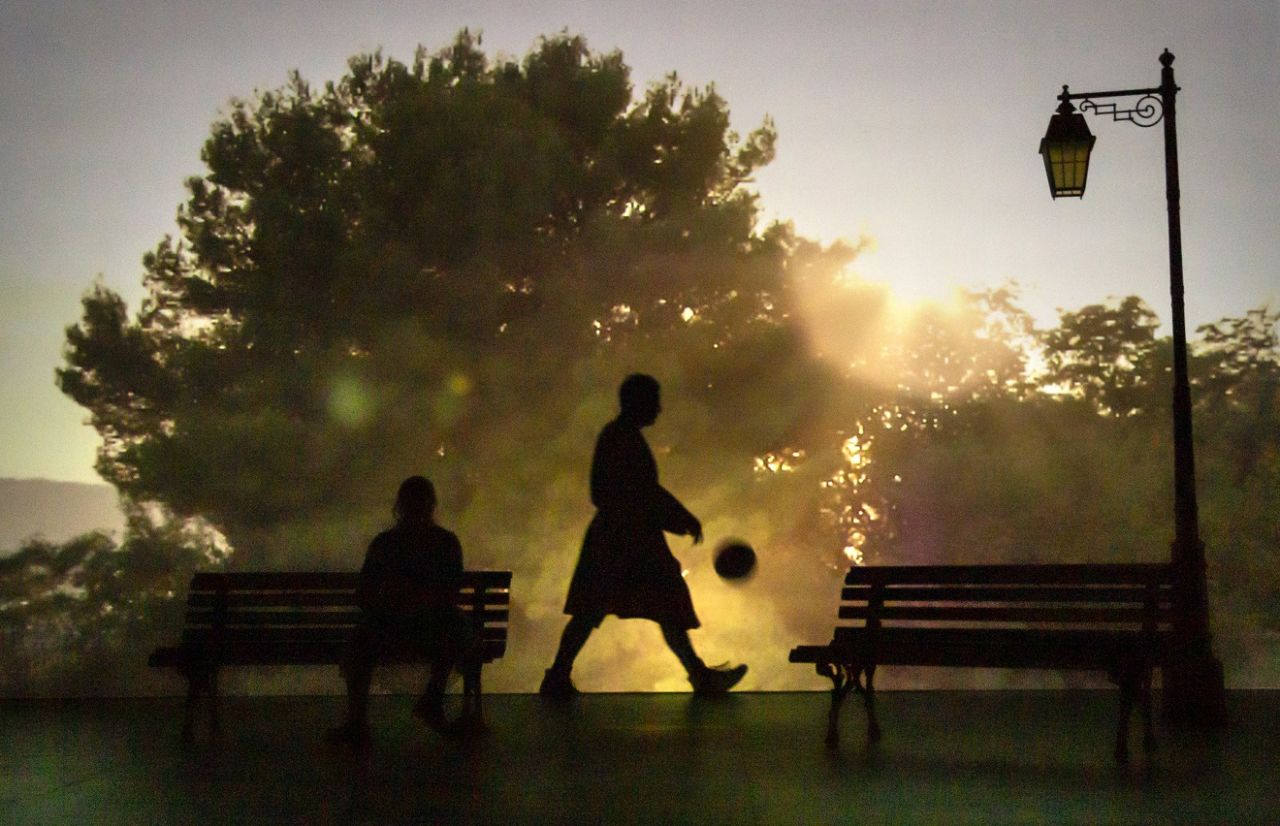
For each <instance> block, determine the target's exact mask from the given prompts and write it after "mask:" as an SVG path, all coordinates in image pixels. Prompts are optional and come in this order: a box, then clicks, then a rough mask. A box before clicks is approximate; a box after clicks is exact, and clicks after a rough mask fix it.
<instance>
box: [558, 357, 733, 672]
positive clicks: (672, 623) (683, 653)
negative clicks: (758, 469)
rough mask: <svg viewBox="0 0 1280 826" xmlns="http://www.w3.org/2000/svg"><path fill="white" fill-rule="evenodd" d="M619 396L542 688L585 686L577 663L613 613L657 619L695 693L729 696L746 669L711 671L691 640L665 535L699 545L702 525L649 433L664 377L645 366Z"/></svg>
mask: <svg viewBox="0 0 1280 826" xmlns="http://www.w3.org/2000/svg"><path fill="white" fill-rule="evenodd" d="M618 395H619V400H620V402H621V407H622V409H621V412H620V413H619V414H618V417H617V418H616V419H614V420H613V421H611V422H609V423H608V424H607V425H605V427H604V429H603V430H602V431H601V432H600V437H599V439H597V440H596V449H595V455H594V456H593V458H592V460H591V502H592V504H594V505H595V506H596V515H595V518H593V519H592V520H591V524H590V526H589V527H588V528H587V535H586V537H585V538H584V539H583V541H582V552H581V554H580V555H579V557H578V566H577V568H576V569H575V570H574V572H573V580H572V581H571V582H570V584H569V596H568V598H567V599H566V600H565V606H564V612H565V613H566V614H568V615H569V617H570V619H569V622H568V624H567V625H566V626H565V629H564V633H563V634H562V635H561V638H560V648H559V651H557V653H556V659H555V662H554V663H553V664H552V666H551V668H549V669H547V673H546V676H545V677H544V678H543V680H542V687H541V689H540V692H541V693H542V694H544V695H547V696H552V697H570V696H573V695H575V694H577V693H578V690H577V688H575V687H574V685H573V681H572V680H571V679H570V676H569V675H570V671H571V670H572V668H573V661H574V659H575V658H576V657H577V656H578V652H579V651H581V650H582V646H583V645H585V644H586V641H587V638H588V637H590V636H591V632H592V631H593V630H595V629H596V628H597V627H599V625H600V623H601V622H602V621H603V620H604V617H605V615H606V614H615V615H617V616H618V617H622V618H629V617H642V618H644V619H650V620H653V621H654V622H656V623H658V625H659V626H661V628H662V636H663V638H664V639H665V640H666V641H667V645H668V646H670V648H671V650H672V651H673V652H674V653H675V655H676V657H678V658H679V659H680V663H681V665H683V666H684V668H685V671H686V672H687V673H688V675H689V682H690V684H692V685H693V690H694V691H695V692H697V693H699V694H722V693H724V692H726V691H728V690H729V689H730V688H732V687H733V686H734V685H736V684H737V683H738V681H739V680H741V679H742V676H743V675H744V674H746V673H747V667H746V666H745V665H739V666H736V667H735V668H708V667H707V665H706V664H705V663H703V662H702V660H701V659H700V658H699V657H698V655H697V654H696V653H695V652H694V650H693V644H692V643H691V642H690V640H689V629H691V628H697V627H698V626H699V624H700V623H699V622H698V615H697V614H695V613H694V610H693V600H692V599H690V597H689V587H688V586H687V585H686V584H685V581H684V577H683V576H681V575H680V563H679V562H677V561H676V558H675V557H674V556H672V555H671V549H670V548H668V547H667V540H666V538H665V537H664V536H663V532H664V531H670V532H671V533H675V534H680V535H686V536H692V537H693V541H694V544H697V543H699V542H701V541H702V524H701V523H700V522H699V521H698V519H697V517H695V516H694V515H693V514H692V513H690V512H689V511H688V509H687V508H685V507H684V505H682V504H680V502H679V501H678V500H677V499H676V498H675V497H674V496H672V495H671V494H670V493H668V492H667V491H666V489H664V488H663V487H662V486H661V485H659V484H658V466H657V463H656V462H655V461H654V459H653V453H652V452H651V451H650V450H649V445H648V443H647V442H646V441H645V439H644V436H643V435H641V433H640V429H641V428H643V427H648V426H649V425H651V424H653V423H654V421H656V420H657V418H658V414H659V413H660V412H662V405H661V401H660V398H659V395H660V393H659V386H658V382H657V380H656V379H654V378H653V377H652V376H646V375H643V374H638V373H637V374H634V375H631V376H628V377H627V379H626V380H625V381H623V383H622V387H621V388H620V389H619V391H618Z"/></svg>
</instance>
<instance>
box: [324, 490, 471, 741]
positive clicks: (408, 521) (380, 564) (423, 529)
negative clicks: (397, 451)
mask: <svg viewBox="0 0 1280 826" xmlns="http://www.w3.org/2000/svg"><path fill="white" fill-rule="evenodd" d="M435 507H436V492H435V487H434V486H433V485H432V484H431V482H430V481H429V480H428V479H427V478H426V477H423V476H410V477H409V478H408V479H405V480H404V482H402V483H401V484H400V490H399V492H398V493H397V494H396V502H395V507H394V509H393V512H394V514H395V517H396V523H395V526H394V527H392V528H391V529H389V530H386V531H383V532H382V533H380V534H378V535H377V536H376V537H374V540H373V542H371V543H370V544H369V551H368V553H367V554H366V556H365V560H364V566H363V567H362V568H361V569H360V580H359V585H358V586H357V593H356V597H357V601H358V602H359V605H360V611H361V618H360V623H359V624H358V625H357V626H356V629H355V632H354V633H353V634H352V637H351V641H350V644H349V646H348V650H347V656H346V659H345V661H344V663H343V673H344V675H345V677H346V681H347V719H346V721H345V722H344V723H343V724H342V725H341V726H338V727H337V728H334V729H331V730H330V732H329V739H330V740H331V741H333V742H344V743H348V744H350V745H364V744H365V743H367V742H368V739H369V684H370V682H371V680H372V677H373V669H374V667H375V665H377V662H378V660H379V658H380V656H381V655H382V654H383V653H384V652H386V651H388V650H391V649H394V648H397V647H403V648H408V649H410V650H415V651H416V652H418V653H420V654H422V655H423V656H426V657H429V658H431V677H430V679H429V680H428V681H427V686H426V689H425V690H424V691H423V692H422V695H421V697H419V699H418V701H417V704H416V705H415V706H414V709H413V711H414V714H415V715H416V716H417V717H419V718H420V719H422V720H423V721H424V722H425V723H426V724H427V725H429V726H430V727H431V728H433V729H435V730H437V731H439V732H441V733H456V732H458V731H460V730H461V729H462V728H463V726H450V725H449V724H448V723H447V722H446V720H445V716H444V692H445V685H446V682H447V681H448V678H449V673H450V671H451V670H452V669H453V668H454V666H455V665H456V666H457V667H458V668H459V671H461V672H462V673H464V674H467V673H470V672H473V671H474V669H476V668H478V663H479V657H478V655H479V646H480V642H479V639H478V638H477V636H476V635H475V633H474V632H473V631H472V628H471V624H470V623H469V622H468V621H467V619H466V618H465V617H464V616H463V615H462V612H461V611H459V610H458V608H457V606H456V605H455V599H456V596H457V592H458V582H459V578H460V577H461V575H462V546H461V544H459V542H458V537H457V536H455V535H454V534H453V533H452V532H450V531H447V530H445V529H444V528H442V527H440V526H439V525H437V524H436V523H435V520H434V514H435ZM460 722H461V723H463V724H465V723H466V722H467V721H465V720H463V721H460Z"/></svg>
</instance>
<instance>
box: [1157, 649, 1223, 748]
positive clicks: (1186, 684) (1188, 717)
mask: <svg viewBox="0 0 1280 826" xmlns="http://www.w3.org/2000/svg"><path fill="white" fill-rule="evenodd" d="M1162 676H1163V685H1164V691H1163V699H1162V702H1161V712H1162V713H1163V716H1164V719H1165V722H1167V723H1168V724H1169V725H1170V726H1171V727H1173V728H1176V729H1183V730H1196V729H1200V730H1203V729H1217V728H1224V727H1225V726H1226V725H1227V701H1226V690H1225V688H1224V685H1223V680H1222V662H1221V661H1220V660H1218V658H1216V657H1214V656H1213V654H1212V653H1210V652H1208V651H1204V652H1203V653H1201V654H1199V655H1198V656H1197V655H1190V656H1186V657H1179V658H1177V660H1176V661H1175V662H1171V663H1169V665H1168V666H1167V667H1165V669H1164V671H1163V674H1162Z"/></svg>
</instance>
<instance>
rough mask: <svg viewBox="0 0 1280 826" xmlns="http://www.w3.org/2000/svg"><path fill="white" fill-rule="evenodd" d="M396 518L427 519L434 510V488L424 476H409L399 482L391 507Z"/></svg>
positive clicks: (402, 519)
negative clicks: (394, 501)
mask: <svg viewBox="0 0 1280 826" xmlns="http://www.w3.org/2000/svg"><path fill="white" fill-rule="evenodd" d="M393 511H394V513H395V515H396V518H397V519H399V520H401V521H404V520H423V521H429V520H430V519H431V517H432V515H433V514H435V511H436V488H435V485H433V484H431V480H430V479H428V478H427V477H425V476H410V477H409V478H408V479H405V480H404V481H403V482H401V483H400V490H399V491H398V492H397V493H396V504H395V508H394V509H393Z"/></svg>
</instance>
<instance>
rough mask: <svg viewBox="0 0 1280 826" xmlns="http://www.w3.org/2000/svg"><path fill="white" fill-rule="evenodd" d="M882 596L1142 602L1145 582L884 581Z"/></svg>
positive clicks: (847, 597) (1164, 594) (851, 594)
mask: <svg viewBox="0 0 1280 826" xmlns="http://www.w3.org/2000/svg"><path fill="white" fill-rule="evenodd" d="M883 588H884V591H883V595H884V598H885V599H893V600H897V601H900V602H911V601H918V602H986V601H992V602H1038V603H1039V602H1100V603H1112V602H1118V603H1129V602H1131V603H1135V604H1138V605H1142V604H1144V603H1146V601H1147V599H1148V598H1149V596H1150V595H1149V594H1148V592H1147V586H1146V585H1145V584H1141V583H1139V584H1135V585H1025V584H1021V583H1018V584H1013V585H898V584H896V583H886V584H885V585H884V586H883ZM1158 590H1159V592H1160V593H1159V594H1158V595H1157V597H1158V598H1159V599H1161V600H1163V601H1166V602H1167V601H1170V600H1172V598H1173V585H1172V583H1163V584H1162V585H1159V586H1158ZM871 592H872V586H870V585H852V586H845V588H844V589H843V590H842V591H841V592H840V597H841V599H843V600H844V601H845V602H853V601H855V600H859V601H865V600H867V599H869V598H870V596H871Z"/></svg>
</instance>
